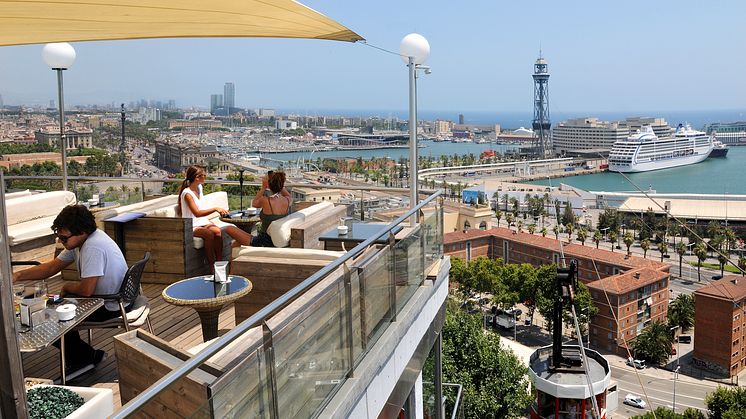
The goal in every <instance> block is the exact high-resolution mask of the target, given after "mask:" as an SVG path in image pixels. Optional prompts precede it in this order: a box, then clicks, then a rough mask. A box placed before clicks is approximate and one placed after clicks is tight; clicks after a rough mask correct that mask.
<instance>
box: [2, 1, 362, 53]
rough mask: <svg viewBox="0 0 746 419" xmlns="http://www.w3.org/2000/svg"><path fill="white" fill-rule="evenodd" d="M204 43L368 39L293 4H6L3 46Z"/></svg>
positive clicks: (109, 2) (26, 2)
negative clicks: (214, 39) (168, 40)
mask: <svg viewBox="0 0 746 419" xmlns="http://www.w3.org/2000/svg"><path fill="white" fill-rule="evenodd" d="M204 37H263V38H310V39H328V40H335V41H348V42H355V41H360V40H362V39H363V38H362V37H361V36H360V35H358V34H356V33H355V32H353V31H351V30H349V29H347V28H346V27H344V26H342V25H340V24H339V23H337V22H335V21H334V20H332V19H330V18H328V17H326V16H324V15H322V14H321V13H318V12H316V11H315V10H313V9H310V8H308V7H306V6H305V5H303V4H300V3H298V2H295V1H293V0H265V1H261V0H213V1H208V0H201V1H197V0H178V1H177V0H91V1H81V0H46V1H37V0H16V1H12V0H0V46H4V45H22V44H44V43H48V42H74V41H103V40H117V39H143V38H204Z"/></svg>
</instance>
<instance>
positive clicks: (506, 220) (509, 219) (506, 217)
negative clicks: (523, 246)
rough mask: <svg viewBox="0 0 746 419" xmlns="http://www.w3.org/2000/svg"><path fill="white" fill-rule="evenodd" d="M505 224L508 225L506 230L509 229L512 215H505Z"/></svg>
mask: <svg viewBox="0 0 746 419" xmlns="http://www.w3.org/2000/svg"><path fill="white" fill-rule="evenodd" d="M505 222H506V223H508V228H510V226H511V225H512V224H513V214H511V213H507V214H505Z"/></svg>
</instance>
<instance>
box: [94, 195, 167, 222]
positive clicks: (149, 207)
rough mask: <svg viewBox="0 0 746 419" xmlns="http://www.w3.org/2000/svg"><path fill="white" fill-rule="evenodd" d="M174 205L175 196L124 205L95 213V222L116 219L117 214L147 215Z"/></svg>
mask: <svg viewBox="0 0 746 419" xmlns="http://www.w3.org/2000/svg"><path fill="white" fill-rule="evenodd" d="M175 204H176V195H166V196H162V197H160V198H155V199H151V200H149V201H143V202H136V203H134V204H129V205H124V206H121V207H117V208H112V209H107V210H103V211H100V212H97V213H96V219H97V220H106V219H107V218H111V217H116V216H117V215H119V214H124V213H127V212H144V213H146V214H147V213H149V212H152V211H155V210H157V209H159V208H163V207H167V206H169V205H175Z"/></svg>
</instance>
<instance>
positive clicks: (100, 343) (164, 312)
mask: <svg viewBox="0 0 746 419" xmlns="http://www.w3.org/2000/svg"><path fill="white" fill-rule="evenodd" d="M63 282H64V281H62V279H61V277H60V276H56V277H54V278H52V279H50V280H47V285H48V287H49V292H50V293H59V291H60V289H61V287H62V284H63ZM165 287H166V285H162V284H143V291H144V293H145V295H146V296H147V297H148V299H149V300H150V306H151V311H150V321H151V323H152V325H153V332H154V333H155V335H157V336H158V337H160V338H161V339H164V340H166V341H168V342H170V343H172V344H173V345H174V346H177V347H180V348H183V349H188V348H191V347H193V346H196V345H198V344H200V343H202V328H201V326H200V321H199V317H198V316H197V312H196V311H194V310H193V309H191V308H188V307H177V306H173V305H171V304H168V303H166V302H165V301H163V298H161V292H162V291H163V289H164V288H165ZM144 327H145V328H146V330H147V326H144ZM218 327H219V330H220V334H221V335H222V333H223V332H224V331H227V330H228V329H231V328H233V327H235V316H234V308H233V305H229V306H227V307H226V308H225V309H224V310H223V311H222V312H221V313H220V321H219V326H218ZM123 332H124V329H101V330H94V332H93V346H94V347H95V348H96V349H103V350H104V351H106V355H107V357H106V359H104V360H103V361H102V362H101V363H100V364H98V366H97V367H96V368H95V369H94V370H92V371H90V372H88V373H86V374H83V375H82V376H80V377H77V378H75V379H73V380H68V383H67V384H68V385H71V386H81V387H103V388H111V389H112V390H113V391H114V409H115V410H116V409H118V408H119V407H120V406H121V400H120V398H119V380H118V376H117V360H116V356H115V353H114V339H113V336H115V335H117V334H119V333H123ZM81 337H83V339H84V340H86V339H87V334H86V333H85V332H81ZM22 355H23V372H24V376H25V377H35V378H47V379H58V378H59V377H60V353H59V351H58V350H57V348H55V347H53V346H50V347H49V348H46V349H44V350H42V351H39V352H34V353H25V354H22Z"/></svg>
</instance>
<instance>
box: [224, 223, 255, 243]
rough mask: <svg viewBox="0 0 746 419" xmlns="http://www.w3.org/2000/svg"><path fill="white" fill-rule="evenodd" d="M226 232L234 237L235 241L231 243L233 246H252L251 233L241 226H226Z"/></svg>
mask: <svg viewBox="0 0 746 419" xmlns="http://www.w3.org/2000/svg"><path fill="white" fill-rule="evenodd" d="M225 232H226V234H228V235H229V236H231V237H233V240H234V242H233V243H232V244H231V247H238V246H251V234H249V233H247V232H245V231H243V230H241V229H240V228H238V227H236V226H234V225H232V224H231V225H229V226H227V227H225Z"/></svg>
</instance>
